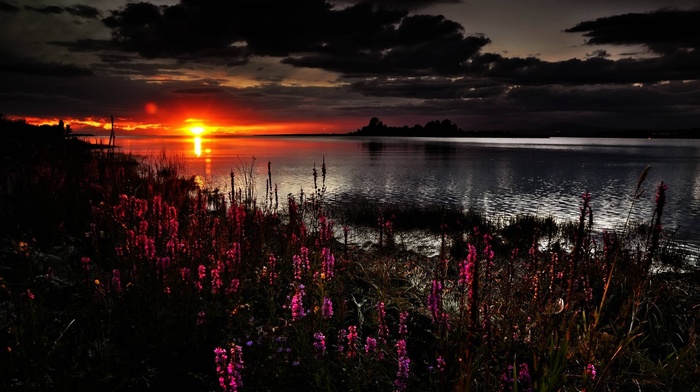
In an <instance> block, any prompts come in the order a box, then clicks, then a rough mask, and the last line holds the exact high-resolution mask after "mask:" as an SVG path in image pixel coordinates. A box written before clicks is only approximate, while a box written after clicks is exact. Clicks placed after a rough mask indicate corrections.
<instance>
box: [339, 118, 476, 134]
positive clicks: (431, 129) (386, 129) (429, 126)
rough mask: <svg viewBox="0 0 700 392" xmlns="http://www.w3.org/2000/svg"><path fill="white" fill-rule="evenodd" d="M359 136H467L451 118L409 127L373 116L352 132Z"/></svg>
mask: <svg viewBox="0 0 700 392" xmlns="http://www.w3.org/2000/svg"><path fill="white" fill-rule="evenodd" d="M351 134H352V135H358V136H430V137H436V136H439V137H460V136H467V133H466V132H464V131H463V130H461V129H460V128H459V127H458V126H457V124H454V123H452V121H450V120H442V121H440V120H433V121H429V122H427V123H426V124H425V125H418V124H416V125H414V126H413V127H410V128H409V127H408V126H407V125H404V126H403V127H390V126H388V125H386V124H384V123H383V122H382V121H381V120H379V119H378V118H377V117H372V119H371V120H369V124H368V125H365V126H364V127H362V128H360V129H358V130H357V131H355V132H352V133H351Z"/></svg>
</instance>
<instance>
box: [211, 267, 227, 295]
mask: <svg viewBox="0 0 700 392" xmlns="http://www.w3.org/2000/svg"><path fill="white" fill-rule="evenodd" d="M223 285H224V283H223V282H222V281H221V270H219V268H212V269H211V293H212V294H217V293H218V292H219V290H220V289H221V286H223Z"/></svg>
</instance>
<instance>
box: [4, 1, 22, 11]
mask: <svg viewBox="0 0 700 392" xmlns="http://www.w3.org/2000/svg"><path fill="white" fill-rule="evenodd" d="M19 11H20V8H19V7H17V6H15V5H13V4H10V3H6V2H4V1H0V12H12V13H16V12H19Z"/></svg>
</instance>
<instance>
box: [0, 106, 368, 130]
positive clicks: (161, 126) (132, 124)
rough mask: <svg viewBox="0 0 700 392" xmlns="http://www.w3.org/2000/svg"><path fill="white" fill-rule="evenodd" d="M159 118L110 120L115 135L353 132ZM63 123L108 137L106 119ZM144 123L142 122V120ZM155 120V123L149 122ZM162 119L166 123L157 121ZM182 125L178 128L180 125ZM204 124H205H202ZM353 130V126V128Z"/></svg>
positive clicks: (336, 125)
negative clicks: (174, 121)
mask: <svg viewBox="0 0 700 392" xmlns="http://www.w3.org/2000/svg"><path fill="white" fill-rule="evenodd" d="M161 115H163V112H162V111H161V110H158V113H157V114H156V116H157V117H155V118H152V119H150V120H151V121H148V120H145V118H144V119H140V118H138V119H137V118H123V117H117V116H115V118H114V128H115V130H116V132H117V135H119V133H120V132H123V133H124V134H134V135H154V136H156V135H157V136H165V135H172V136H180V135H183V134H185V135H195V136H197V135H202V136H204V135H211V136H216V135H233V136H235V135H240V136H252V135H284V134H315V133H337V134H344V133H347V132H351V131H353V130H354V128H352V127H351V126H348V125H347V122H343V121H342V120H337V121H332V120H331V121H328V122H295V121H290V122H284V121H279V122H268V121H264V120H263V121H255V120H254V119H246V120H242V121H235V120H234V119H221V118H216V117H212V118H210V119H206V118H201V117H199V118H186V119H184V120H180V121H178V123H179V124H174V123H173V122H170V121H167V120H168V118H167V117H163V118H159V117H161ZM5 117H6V118H9V119H13V120H25V121H26V122H27V123H29V124H32V125H56V124H58V122H59V120H61V118H58V117H22V116H5ZM62 120H63V122H64V123H65V124H66V125H70V127H71V129H72V130H73V131H74V132H77V133H90V134H95V135H104V134H109V132H110V131H111V128H112V124H111V122H110V120H109V117H103V118H100V117H83V118H72V117H63V118H62ZM144 120H145V121H144ZM152 120H156V121H152ZM158 120H163V121H167V122H159V121H158ZM183 122H184V123H185V126H182V123H183ZM205 124H206V125H205ZM355 128H356V127H355Z"/></svg>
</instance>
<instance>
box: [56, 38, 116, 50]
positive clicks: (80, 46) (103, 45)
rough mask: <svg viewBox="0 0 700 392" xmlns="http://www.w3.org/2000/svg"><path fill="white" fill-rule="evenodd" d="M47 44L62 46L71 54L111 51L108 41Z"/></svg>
mask: <svg viewBox="0 0 700 392" xmlns="http://www.w3.org/2000/svg"><path fill="white" fill-rule="evenodd" d="M47 43H48V44H51V45H56V46H63V47H65V48H68V50H70V51H73V52H96V51H101V50H108V49H111V48H112V46H111V45H110V41H108V40H100V39H91V38H85V39H79V40H76V41H48V42H47Z"/></svg>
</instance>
